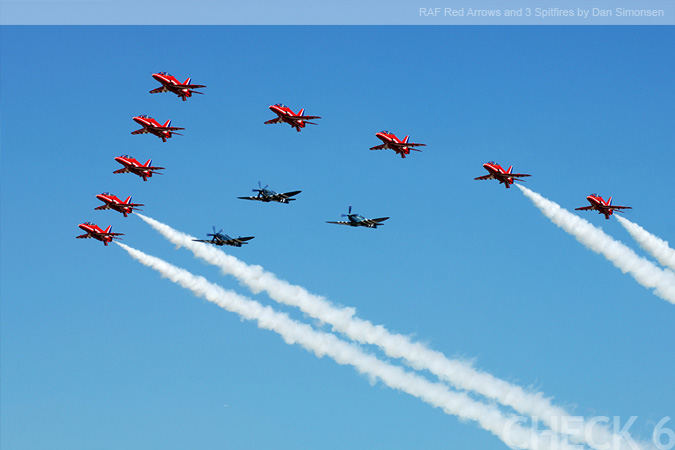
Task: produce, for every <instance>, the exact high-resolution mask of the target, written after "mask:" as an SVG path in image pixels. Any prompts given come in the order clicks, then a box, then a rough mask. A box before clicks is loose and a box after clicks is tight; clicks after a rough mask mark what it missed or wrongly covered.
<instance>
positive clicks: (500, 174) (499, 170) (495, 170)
mask: <svg viewBox="0 0 675 450" xmlns="http://www.w3.org/2000/svg"><path fill="white" fill-rule="evenodd" d="M483 168H484V169H485V170H487V171H488V172H490V175H492V176H493V177H495V179H497V180H499V182H500V183H504V184H505V185H506V187H507V188H509V187H511V186H510V185H512V184H513V178H512V177H510V176H508V174H507V171H506V170H504V168H503V167H502V166H500V165H499V164H495V163H489V162H488V163H485V164H483Z"/></svg>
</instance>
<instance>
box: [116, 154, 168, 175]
mask: <svg viewBox="0 0 675 450" xmlns="http://www.w3.org/2000/svg"><path fill="white" fill-rule="evenodd" d="M115 161H117V162H118V163H120V164H122V165H123V166H124V168H123V169H118V170H116V171H114V172H113V173H129V172H131V173H135V174H136V175H138V176H139V177H142V178H143V181H148V178H150V177H152V174H153V173H156V174H157V175H162V173H161V172H157V171H158V170H162V169H164V167H153V166H152V159H149V160H148V161H147V162H146V163H145V164H141V163H139V162H138V161H137V160H136V158H134V157H131V156H129V155H122V156H116V157H115Z"/></svg>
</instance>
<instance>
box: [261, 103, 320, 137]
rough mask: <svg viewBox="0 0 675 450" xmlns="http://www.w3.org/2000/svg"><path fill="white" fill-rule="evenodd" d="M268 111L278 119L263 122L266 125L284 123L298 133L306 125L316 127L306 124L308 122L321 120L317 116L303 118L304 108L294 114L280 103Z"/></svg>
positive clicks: (312, 123)
mask: <svg viewBox="0 0 675 450" xmlns="http://www.w3.org/2000/svg"><path fill="white" fill-rule="evenodd" d="M270 110H271V111H272V112H273V113H274V114H276V115H277V116H278V117H277V118H276V119H270V120H268V121H267V122H265V123H266V124H270V123H283V122H286V123H287V124H289V125H290V126H292V127H293V128H295V131H298V132H299V131H300V128H305V125H306V124H308V123H309V124H311V125H316V124H315V123H314V122H308V120H312V119H320V118H321V117H319V116H303V113H304V112H305V108H302V109H301V110H300V112H298V114H295V113H294V112H293V111H292V110H291V108H289V107H288V106H286V105H284V104H281V103H277V104H276V105H272V106H270Z"/></svg>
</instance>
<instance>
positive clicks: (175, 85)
mask: <svg viewBox="0 0 675 450" xmlns="http://www.w3.org/2000/svg"><path fill="white" fill-rule="evenodd" d="M152 78H154V79H155V80H157V81H159V82H160V83H162V86H160V87H158V88H156V89H153V90H151V91H150V93H151V94H157V93H159V92H173V93H174V94H176V95H177V96H179V97H180V98H182V99H183V101H187V98H188V97H192V94H203V92H197V91H195V90H193V89H199V88H205V87H206V86H204V85H203V84H190V81H191V78H188V79H187V80H185V83H181V82H180V81H178V80H177V79H176V77H174V76H173V75H171V74H168V73H166V72H158V73H153V74H152Z"/></svg>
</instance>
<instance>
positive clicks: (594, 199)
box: [574, 193, 633, 219]
mask: <svg viewBox="0 0 675 450" xmlns="http://www.w3.org/2000/svg"><path fill="white" fill-rule="evenodd" d="M586 200H588V202H589V203H590V204H591V205H590V206H582V207H581V208H574V209H575V210H577V211H588V210H592V209H594V210H596V211H598V214H604V215H605V219H609V216H611V215H612V214H613V213H614V211H615V210H616V212H620V213H622V212H623V211H621V210H622V209H633V208H631V207H630V206H616V205H612V197H610V198H608V199H607V200H603V198H602V197H600V196H599V195H598V194H595V193H594V194H591V195H589V196H587V197H586Z"/></svg>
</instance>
